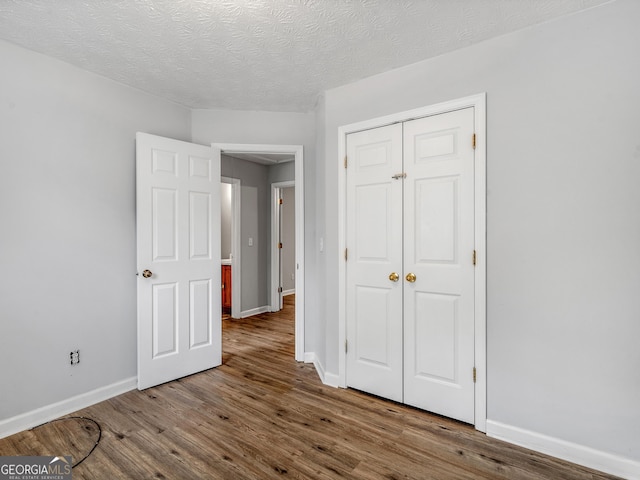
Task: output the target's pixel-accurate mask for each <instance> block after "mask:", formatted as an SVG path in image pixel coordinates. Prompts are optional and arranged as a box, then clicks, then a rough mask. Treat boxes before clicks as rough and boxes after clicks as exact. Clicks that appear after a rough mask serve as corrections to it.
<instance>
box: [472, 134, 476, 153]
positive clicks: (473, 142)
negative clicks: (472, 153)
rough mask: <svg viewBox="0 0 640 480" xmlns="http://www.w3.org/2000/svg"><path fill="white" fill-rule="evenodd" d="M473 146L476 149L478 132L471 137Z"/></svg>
mask: <svg viewBox="0 0 640 480" xmlns="http://www.w3.org/2000/svg"><path fill="white" fill-rule="evenodd" d="M471 146H472V147H473V149H474V150H475V149H476V134H475V133H474V134H473V137H471Z"/></svg>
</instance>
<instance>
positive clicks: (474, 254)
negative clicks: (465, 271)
mask: <svg viewBox="0 0 640 480" xmlns="http://www.w3.org/2000/svg"><path fill="white" fill-rule="evenodd" d="M477 260H478V255H477V254H476V251H475V250H474V251H473V264H474V265H475V264H476V262H477Z"/></svg>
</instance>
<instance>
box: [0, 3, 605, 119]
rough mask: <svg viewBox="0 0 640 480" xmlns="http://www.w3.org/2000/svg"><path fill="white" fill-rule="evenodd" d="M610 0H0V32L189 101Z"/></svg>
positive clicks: (361, 71)
mask: <svg viewBox="0 0 640 480" xmlns="http://www.w3.org/2000/svg"><path fill="white" fill-rule="evenodd" d="M608 1H610V0H55V1H54V0H0V38H2V39H5V40H8V41H10V42H13V43H16V44H18V45H22V46H24V47H26V48H29V49H32V50H35V51H38V52H41V53H44V54H46V55H50V56H52V57H56V58H59V59H61V60H64V61H66V62H69V63H71V64H74V65H77V66H79V67H82V68H84V69H86V70H90V71H92V72H96V73H98V74H101V75H104V76H106V77H109V78H112V79H114V80H116V81H118V82H121V83H124V84H127V85H131V86H133V87H136V88H139V89H141V90H144V91H147V92H150V93H153V94H155V95H159V96H161V97H164V98H167V99H169V100H172V101H175V102H177V103H180V104H183V105H185V106H188V107H192V108H231V109H250V110H274V111H300V112H305V111H309V110H311V109H313V107H314V105H315V102H316V98H317V96H318V94H319V93H320V92H322V91H323V90H326V89H328V88H332V87H335V86H339V85H343V84H346V83H350V82H353V81H355V80H359V79H361V78H364V77H367V76H370V75H374V74H376V73H381V72H384V71H386V70H390V69H393V68H395V67H399V66H402V65H407V64H410V63H414V62H417V61H420V60H423V59H426V58H429V57H433V56H436V55H439V54H442V53H445V52H449V51H452V50H455V49H458V48H461V47H465V46H467V45H470V44H473V43H477V42H479V41H482V40H485V39H488V38H491V37H495V36H498V35H502V34H504V33H508V32H511V31H514V30H518V29H521V28H524V27H527V26H529V25H533V24H536V23H540V22H543V21H547V20H550V19H553V18H555V17H558V16H561V15H566V14H569V13H572V12H576V11H578V10H582V9H585V8H589V7H593V6H596V5H599V4H602V3H607V2H608Z"/></svg>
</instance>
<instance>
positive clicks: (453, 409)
mask: <svg viewBox="0 0 640 480" xmlns="http://www.w3.org/2000/svg"><path fill="white" fill-rule="evenodd" d="M472 135H473V109H472V108H467V109H464V110H460V111H456V112H451V113H445V114H441V115H435V116H433V117H426V118H422V119H418V120H412V121H410V122H406V123H405V124H404V145H405V150H404V168H405V172H406V173H407V178H406V179H405V184H404V208H405V210H404V215H405V225H404V235H405V237H404V238H405V241H404V271H405V275H406V273H409V272H411V273H414V274H415V276H416V280H415V282H413V283H410V282H407V281H405V284H404V296H405V301H404V305H405V310H404V338H405V343H404V348H405V351H404V356H405V368H404V394H405V403H408V404H410V405H413V406H416V407H419V408H423V409H425V410H429V411H432V412H435V413H439V414H441V415H445V416H447V417H451V418H456V419H458V420H462V421H465V422H469V423H473V421H474V385H473V366H474V270H473V269H474V267H473V263H472V258H473V249H474V168H473V159H474V155H473V147H472V141H471V139H472Z"/></svg>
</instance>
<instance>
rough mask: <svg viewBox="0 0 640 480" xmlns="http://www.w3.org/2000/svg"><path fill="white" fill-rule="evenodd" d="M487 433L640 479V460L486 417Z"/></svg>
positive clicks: (575, 461)
mask: <svg viewBox="0 0 640 480" xmlns="http://www.w3.org/2000/svg"><path fill="white" fill-rule="evenodd" d="M487 436H489V437H492V438H497V439H498V440H504V441H505V442H509V443H513V444H515V445H519V446H521V447H525V448H529V449H531V450H535V451H537V452H540V453H544V454H546V455H551V456H553V457H557V458H561V459H562V460H567V461H569V462H573V463H577V464H579V465H583V466H585V467H589V468H593V469H595V470H599V471H601V472H605V473H608V474H611V475H617V476H619V477H623V478H640V462H637V461H635V460H631V459H629V458H625V457H622V456H620V455H614V454H612V453H607V452H603V451H601V450H596V449H594V448H591V447H586V446H584V445H580V444H577V443H572V442H567V441H566V440H561V439H559V438H554V437H550V436H548V435H543V434H541V433H538V432H533V431H531V430H525V429H523V428H519V427H514V426H512V425H507V424H504V423H501V422H496V421H494V420H487Z"/></svg>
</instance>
